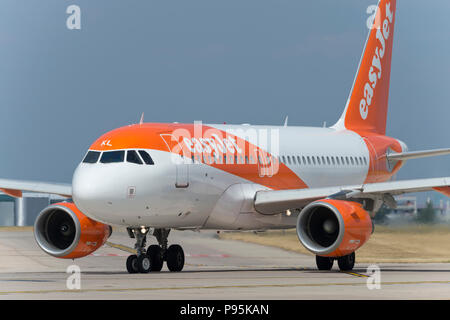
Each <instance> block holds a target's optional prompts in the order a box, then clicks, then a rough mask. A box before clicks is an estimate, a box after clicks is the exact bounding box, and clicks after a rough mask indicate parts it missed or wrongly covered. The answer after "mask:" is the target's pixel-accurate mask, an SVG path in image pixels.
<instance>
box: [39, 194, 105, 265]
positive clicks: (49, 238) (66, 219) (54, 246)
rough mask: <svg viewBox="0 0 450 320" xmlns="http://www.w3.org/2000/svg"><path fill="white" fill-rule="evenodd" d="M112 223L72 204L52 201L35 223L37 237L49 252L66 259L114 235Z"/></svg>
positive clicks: (87, 250)
mask: <svg viewBox="0 0 450 320" xmlns="http://www.w3.org/2000/svg"><path fill="white" fill-rule="evenodd" d="M111 232H112V229H111V227H110V226H108V225H106V224H103V223H100V222H97V221H94V220H92V219H90V218H88V217H86V216H85V215H84V214H83V213H81V211H80V210H78V208H77V207H76V206H75V204H73V203H68V202H60V203H55V204H52V205H50V206H48V207H46V208H45V209H44V210H42V211H41V213H40V214H39V216H38V217H37V219H36V222H35V223H34V237H35V239H36V241H37V243H38V245H39V247H40V248H41V249H42V250H44V251H45V252H46V253H48V254H49V255H52V256H54V257H57V258H63V259H75V258H81V257H84V256H87V255H88V254H91V253H92V252H94V251H95V250H97V249H98V248H100V247H101V246H102V245H103V244H104V243H105V242H106V240H107V239H108V238H109V236H110V235H111Z"/></svg>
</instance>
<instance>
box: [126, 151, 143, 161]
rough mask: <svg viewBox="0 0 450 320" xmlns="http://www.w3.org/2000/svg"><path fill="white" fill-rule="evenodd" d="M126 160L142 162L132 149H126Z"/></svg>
mask: <svg viewBox="0 0 450 320" xmlns="http://www.w3.org/2000/svg"><path fill="white" fill-rule="evenodd" d="M127 162H131V163H136V164H142V160H141V159H140V158H139V156H138V154H137V153H136V151H134V150H128V151H127Z"/></svg>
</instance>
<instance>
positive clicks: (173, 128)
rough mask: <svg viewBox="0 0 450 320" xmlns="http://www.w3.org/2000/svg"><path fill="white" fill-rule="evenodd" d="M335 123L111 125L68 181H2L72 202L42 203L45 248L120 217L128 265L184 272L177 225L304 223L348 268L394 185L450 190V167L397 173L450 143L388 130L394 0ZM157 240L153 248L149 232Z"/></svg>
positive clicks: (321, 250) (74, 247) (323, 264)
mask: <svg viewBox="0 0 450 320" xmlns="http://www.w3.org/2000/svg"><path fill="white" fill-rule="evenodd" d="M377 10H378V11H377V14H376V17H377V18H376V19H375V21H374V24H373V28H372V29H371V30H370V32H369V35H368V38H367V42H366V45H365V48H364V51H363V54H362V57H361V62H360V65H359V68H358V71H357V74H356V77H355V80H354V83H353V87H352V90H351V92H350V95H349V98H348V101H347V103H346V106H345V109H344V112H343V114H342V116H341V117H340V119H339V120H338V121H337V123H336V124H335V125H333V126H331V127H329V128H313V127H294V126H287V124H285V125H284V126H251V125H225V124H202V123H194V124H179V123H171V124H167V123H143V121H142V118H141V122H140V123H138V124H135V125H129V126H125V127H121V128H118V129H115V130H113V131H111V132H107V133H105V134H104V135H102V136H101V137H100V138H98V139H97V140H96V141H95V142H94V143H93V144H92V146H91V147H90V148H89V150H88V152H87V153H86V156H85V158H84V159H83V161H82V162H81V163H80V164H79V166H78V167H77V169H76V170H75V172H74V175H73V181H72V184H71V185H64V184H52V183H41V182H27V181H16V180H0V188H1V189H2V190H3V191H4V192H6V193H8V194H11V195H13V196H21V192H22V191H23V190H26V191H36V192H47V193H55V194H60V195H65V196H67V197H68V198H71V199H72V200H73V203H71V202H63V203H59V204H54V205H51V206H49V207H47V208H46V209H44V210H43V211H42V212H41V214H40V215H39V217H38V218H37V221H36V223H35V234H36V240H37V242H38V244H39V246H40V247H41V248H42V249H43V250H44V251H45V252H47V253H48V254H50V255H53V256H55V257H58V258H80V257H83V256H86V255H88V254H90V253H92V252H93V251H94V250H96V249H97V248H99V247H100V246H101V245H102V244H103V243H104V242H105V241H106V239H107V238H108V236H109V235H110V233H111V228H110V227H109V226H111V225H119V226H125V227H127V230H128V231H129V235H130V237H132V238H135V239H136V246H135V247H136V250H137V254H136V255H131V256H130V257H128V259H127V263H126V266H127V270H128V271H129V272H130V273H133V272H141V273H146V272H149V271H160V270H161V268H162V267H163V264H164V262H166V264H167V267H168V268H169V270H171V271H180V270H182V268H183V265H184V252H183V249H182V247H181V246H180V245H176V244H172V245H170V246H169V241H168V236H169V231H170V230H171V229H181V230H189V229H193V230H198V229H214V230H267V229H277V228H278V229H281V228H296V230H297V234H298V238H299V240H300V242H301V243H302V244H303V245H304V246H305V247H306V248H307V249H308V250H310V251H311V252H313V253H314V254H315V255H316V262H317V266H318V268H319V269H322V270H323V269H331V267H332V265H333V263H334V261H335V260H337V261H338V264H339V267H340V269H342V270H350V269H352V268H353V265H354V262H355V251H356V250H357V249H358V248H359V247H361V246H362V245H363V244H364V243H365V242H366V241H367V240H368V239H369V237H370V235H371V234H372V232H373V224H372V220H371V219H372V218H373V217H374V216H375V214H376V211H377V210H378V209H379V208H380V207H381V205H382V204H383V203H384V204H386V205H388V206H389V207H395V206H396V203H395V199H394V197H393V196H394V195H398V194H402V193H407V192H418V191H429V190H435V191H438V192H441V193H443V194H446V195H447V196H450V177H443V178H433V179H420V180H406V181H395V182H394V181H390V178H391V177H392V176H393V175H395V173H396V172H397V171H398V170H399V169H400V168H401V166H402V164H403V163H404V162H405V161H406V160H409V159H414V158H420V157H426V156H436V155H444V154H449V153H450V149H439V150H427V151H416V152H409V151H408V149H407V147H406V144H405V143H403V142H402V141H399V140H398V139H395V138H392V137H388V136H386V135H385V133H386V117H387V111H388V97H389V79H390V69H391V58H392V46H393V39H394V25H395V20H396V1H395V0H381V1H380V2H379V4H378V8H377ZM149 234H151V235H154V236H155V237H156V238H157V240H158V245H151V246H149V247H148V248H147V247H146V237H147V235H149Z"/></svg>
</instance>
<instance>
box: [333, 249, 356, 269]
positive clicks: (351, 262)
mask: <svg viewBox="0 0 450 320" xmlns="http://www.w3.org/2000/svg"><path fill="white" fill-rule="evenodd" d="M337 260H338V265H339V269H340V270H341V271H350V270H352V269H353V267H354V266H355V253H354V252H352V253H351V254H349V255H346V256H343V257H339V258H338V259H337Z"/></svg>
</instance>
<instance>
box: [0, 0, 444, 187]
mask: <svg viewBox="0 0 450 320" xmlns="http://www.w3.org/2000/svg"><path fill="white" fill-rule="evenodd" d="M376 2H377V1H376V0H368V1H366V0H364V1H362V0H340V1H336V0H316V1H299V0H226V1H225V0H171V1H162V0H158V1H137V0H135V1H130V0H127V1H125V0H121V1H112V0H96V1H87V0H85V1H81V0H72V1H61V0H51V1H50V0H41V1H31V0H28V1H25V0H2V1H1V2H0V108H1V110H2V116H1V118H0V145H1V146H2V150H3V154H4V156H3V158H2V160H1V166H0V177H2V178H16V179H33V180H45V181H58V182H70V181H71V178H72V172H73V170H74V168H75V167H76V165H77V163H78V162H79V161H80V160H81V158H82V156H83V155H84V153H85V151H86V150H87V148H88V147H89V145H90V144H91V143H92V142H93V141H94V140H95V139H96V138H97V137H98V136H99V135H101V134H102V133H104V132H106V131H109V130H111V129H113V128H115V127H118V126H122V125H127V124H130V123H134V122H137V121H138V120H139V117H140V114H141V113H142V112H145V120H146V121H147V122H173V121H179V122H192V121H194V120H202V121H203V122H205V123H223V122H224V121H225V122H227V123H252V124H274V125H276V124H280V125H281V124H282V123H283V120H284V117H285V116H286V115H289V124H290V125H309V126H321V125H322V124H323V122H324V121H326V122H327V124H328V125H331V124H333V123H334V122H335V121H336V120H337V119H338V117H339V116H340V114H341V112H342V110H343V108H344V105H345V102H346V99H347V96H348V94H349V90H350V87H351V85H352V82H353V77H354V74H355V72H356V68H357V65H358V62H359V58H360V55H361V51H362V48H363V45H364V41H365V38H366V35H367V31H368V30H367V28H366V19H367V17H368V15H367V14H366V8H367V7H368V5H371V4H376ZM71 4H76V5H79V6H80V7H81V28H82V29H81V30H72V31H71V30H68V29H67V28H66V19H67V17H68V14H66V8H67V7H68V6H69V5H71ZM448 12H450V1H445V0H432V1H426V2H424V1H418V0H416V1H413V0H407V1H406V0H399V1H398V2H397V20H396V26H395V36H394V51H393V58H392V59H393V60H392V72H391V93H390V101H389V102H390V108H389V116H388V124H387V132H388V134H389V135H391V136H393V137H396V138H399V139H401V140H403V141H405V142H406V143H407V144H408V146H409V148H410V149H411V150H418V149H428V148H440V147H450V142H449V136H450V135H449V129H448V125H449V122H450V106H449V103H448V102H449V101H450V85H449V84H450V83H449V80H448V78H449V75H450V59H449V52H450V22H449V20H448ZM449 162H450V157H449V156H446V157H439V158H430V159H423V160H412V161H410V162H409V163H407V164H406V165H405V167H404V168H403V169H402V170H401V171H400V173H399V174H398V177H397V178H398V179H409V178H425V177H438V176H450V166H449Z"/></svg>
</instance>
